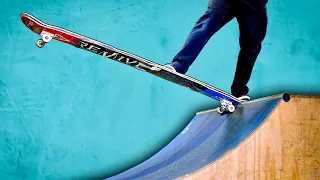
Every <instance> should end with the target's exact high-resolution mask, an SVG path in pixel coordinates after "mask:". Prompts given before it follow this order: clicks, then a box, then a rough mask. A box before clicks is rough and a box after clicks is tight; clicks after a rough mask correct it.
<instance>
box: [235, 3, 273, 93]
mask: <svg viewBox="0 0 320 180" xmlns="http://www.w3.org/2000/svg"><path fill="white" fill-rule="evenodd" d="M236 18H237V21H238V23H239V29H240V39H239V43H240V52H239V55H238V62H237V67H236V72H235V77H234V80H233V83H232V86H231V92H232V94H233V95H234V96H236V97H238V96H241V95H245V94H247V93H248V92H249V88H248V87H247V83H248V82H249V79H250V77H251V73H252V70H253V66H254V64H255V61H256V59H257V57H258V55H259V53H260V51H261V44H262V41H263V39H264V38H265V35H266V29H267V23H268V19H267V12H266V9H265V8H262V9H260V10H257V9H252V8H249V7H246V8H241V12H239V14H238V15H237V16H236Z"/></svg>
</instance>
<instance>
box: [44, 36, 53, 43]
mask: <svg viewBox="0 0 320 180" xmlns="http://www.w3.org/2000/svg"><path fill="white" fill-rule="evenodd" d="M51 39H52V37H51V36H50V35H49V34H44V35H43V36H42V40H43V41H44V42H46V43H48V42H49V41H50V40H51Z"/></svg>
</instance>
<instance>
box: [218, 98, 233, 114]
mask: <svg viewBox="0 0 320 180" xmlns="http://www.w3.org/2000/svg"><path fill="white" fill-rule="evenodd" d="M220 103H221V106H220V107H218V108H217V112H218V113H219V114H222V113H224V112H231V113H232V112H233V111H234V110H235V107H234V105H233V104H232V103H231V102H230V101H227V100H225V99H221V100H220Z"/></svg>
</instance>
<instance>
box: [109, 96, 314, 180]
mask: <svg viewBox="0 0 320 180" xmlns="http://www.w3.org/2000/svg"><path fill="white" fill-rule="evenodd" d="M287 97H288V96H286V95H277V96H271V97H266V98H261V99H257V100H255V101H251V102H249V103H246V104H244V105H241V106H239V107H238V108H237V109H236V111H235V112H234V113H232V114H225V115H219V114H217V113H216V112H215V111H206V112H201V113H198V114H197V115H196V116H195V117H194V118H193V119H192V121H191V122H190V123H189V125H188V126H187V127H186V128H185V129H184V130H183V131H182V132H181V133H180V134H179V135H178V136H177V137H176V138H175V139H174V140H173V141H171V143H169V144H168V145H167V146H166V147H164V148H163V149H162V150H161V151H159V152H158V153H157V154H155V155H154V156H153V157H151V158H150V159H148V160H146V161H145V162H143V163H141V164H139V165H137V166H135V167H133V168H131V169H129V170H127V171H125V172H123V173H120V174H118V175H116V176H113V177H110V178H108V179H110V180H118V179H148V180H151V179H187V180H191V179H192V180H193V179H320V97H316V96H299V95H294V96H291V99H290V101H289V102H286V101H287V100H288V98H287ZM284 99H285V100H286V101H284Z"/></svg>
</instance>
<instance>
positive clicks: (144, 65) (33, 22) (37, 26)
mask: <svg viewBox="0 0 320 180" xmlns="http://www.w3.org/2000/svg"><path fill="white" fill-rule="evenodd" d="M20 18H21V21H22V22H23V23H24V24H25V25H26V26H27V27H28V28H29V29H30V30H31V31H33V32H34V33H36V34H38V35H40V36H41V38H40V39H39V40H38V41H37V42H36V45H37V46H38V47H39V48H42V47H43V46H44V45H45V44H46V43H49V42H50V41H51V40H52V39H54V40H57V41H60V42H63V43H66V44H69V45H72V46H74V47H76V48H80V49H84V50H86V51H89V52H92V53H95V54H97V55H100V56H103V57H105V58H108V59H110V60H114V61H117V62H120V63H123V64H126V65H128V66H131V67H133V68H136V69H138V70H141V71H144V72H148V73H150V74H153V75H155V76H158V77H160V78H163V79H165V80H168V81H171V82H173V83H175V84H178V85H181V86H184V87H187V88H189V89H191V90H193V91H195V92H198V93H201V94H203V95H206V96H208V97H210V98H212V99H215V100H217V101H219V102H220V104H221V106H219V107H218V108H217V111H218V113H224V112H233V111H234V110H235V106H236V105H238V104H241V103H242V101H241V100H239V99H237V98H236V97H234V96H232V95H231V94H229V93H227V92H225V91H222V90H220V89H218V88H216V87H213V86H211V85H209V84H206V83H204V82H201V81H199V80H197V79H194V78H192V77H189V76H187V75H184V74H180V73H177V72H172V71H170V70H169V69H166V68H164V67H163V66H162V65H160V64H157V63H155V62H152V61H149V60H147V59H145V58H142V57H139V56H137V55H134V54H131V53H129V52H126V51H123V50H121V49H117V48H115V47H113V46H111V45H108V44H106V43H103V42H99V41H97V40H94V39H92V38H89V37H86V36H83V35H81V34H77V33H74V32H71V31H69V30H66V29H63V28H60V27H58V26H53V25H50V24H47V23H44V22H42V21H41V20H39V19H38V18H36V17H34V16H32V15H31V14H28V13H26V12H23V13H21V14H20Z"/></svg>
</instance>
